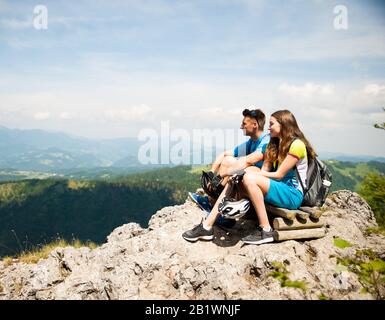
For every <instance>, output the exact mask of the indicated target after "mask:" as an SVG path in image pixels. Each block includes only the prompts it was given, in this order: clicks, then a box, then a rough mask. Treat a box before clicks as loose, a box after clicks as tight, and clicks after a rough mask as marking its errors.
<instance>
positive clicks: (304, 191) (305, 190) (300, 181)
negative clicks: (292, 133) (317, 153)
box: [291, 137, 309, 195]
mask: <svg viewBox="0 0 385 320" xmlns="http://www.w3.org/2000/svg"><path fill="white" fill-rule="evenodd" d="M296 139H299V138H298V137H294V138H293V140H291V143H293V142H294V140H296ZM306 152H307V147H306ZM307 153H308V152H307ZM308 159H309V154H308ZM308 165H309V160H308ZM294 171H295V175H296V178H297V180H298V181H299V183H300V184H301V187H302V190H303V195H305V193H306V192H307V188H305V186H304V185H303V181H302V178H301V176H300V175H299V172H298V168H297V164H295V166H294Z"/></svg>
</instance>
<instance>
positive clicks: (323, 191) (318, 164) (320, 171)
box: [295, 153, 332, 207]
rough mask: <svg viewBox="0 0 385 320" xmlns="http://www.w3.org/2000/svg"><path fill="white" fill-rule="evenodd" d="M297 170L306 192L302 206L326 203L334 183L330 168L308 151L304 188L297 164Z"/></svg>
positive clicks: (317, 205)
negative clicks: (310, 155)
mask: <svg viewBox="0 0 385 320" xmlns="http://www.w3.org/2000/svg"><path fill="white" fill-rule="evenodd" d="M295 172H296V175H297V180H298V181H299V182H300V183H301V186H302V190H303V192H304V196H303V201H302V204H301V206H304V207H321V206H322V205H323V204H324V203H325V200H326V197H327V195H328V193H329V190H330V187H331V185H332V173H331V172H330V170H329V168H328V167H327V166H326V165H325V164H324V163H323V162H322V161H321V160H319V159H318V158H317V157H315V158H314V159H313V158H311V157H309V153H308V168H307V179H306V188H304V185H303V182H302V179H301V177H300V175H299V173H298V169H297V166H295Z"/></svg>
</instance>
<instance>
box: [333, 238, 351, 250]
mask: <svg viewBox="0 0 385 320" xmlns="http://www.w3.org/2000/svg"><path fill="white" fill-rule="evenodd" d="M333 242H334V245H335V246H336V247H337V248H340V249H345V248H348V247H351V246H353V244H351V243H350V242H349V241H346V240H344V239H341V238H334V241H333Z"/></svg>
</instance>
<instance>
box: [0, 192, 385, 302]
mask: <svg viewBox="0 0 385 320" xmlns="http://www.w3.org/2000/svg"><path fill="white" fill-rule="evenodd" d="M324 209H325V212H324V216H325V219H326V223H327V226H328V228H327V234H326V236H325V237H324V238H321V239H316V240H311V241H293V240H291V241H285V242H280V243H270V244H266V245H262V246H250V245H249V246H242V244H241V242H240V241H239V239H240V238H241V237H242V236H244V235H245V234H247V233H248V232H250V231H251V230H253V229H254V228H255V221H252V220H240V221H238V222H237V225H236V226H235V227H234V228H233V229H231V230H229V233H226V232H225V231H224V230H222V229H219V228H216V229H215V239H214V241H213V242H196V243H189V242H186V241H184V240H183V239H182V237H181V234H182V233H183V232H184V231H186V230H188V229H190V228H191V227H192V226H194V225H195V224H197V223H199V222H200V220H201V219H202V217H203V216H204V213H203V212H202V211H201V210H200V209H198V208H197V207H196V206H195V205H194V204H192V203H191V202H189V201H186V203H184V204H183V205H180V206H173V207H167V208H164V209H162V210H160V211H158V212H157V213H156V214H155V215H153V216H152V218H151V220H150V222H149V228H148V229H143V228H141V227H140V226H139V225H138V224H135V223H129V224H126V225H123V226H120V227H119V228H116V229H115V230H114V231H113V232H112V233H111V234H110V235H109V236H108V239H107V242H106V243H105V244H103V245H101V246H100V247H98V248H96V249H94V250H90V249H88V248H81V249H74V248H57V249H55V250H53V251H52V252H51V254H50V256H49V257H48V258H47V259H45V260H40V261H39V262H38V263H37V264H24V263H19V262H15V263H13V264H11V265H6V264H5V263H3V262H0V299H40V300H47V299H79V300H80V299H82V300H87V299H93V300H98V299H318V298H319V296H320V295H321V294H323V295H326V296H327V297H330V298H333V299H374V298H375V297H374V296H372V295H371V294H365V293H363V291H362V289H363V286H362V284H361V283H360V281H359V279H358V277H357V275H356V274H354V273H352V272H350V271H349V270H348V268H343V267H341V266H338V265H337V259H338V258H346V257H352V256H354V254H355V252H356V250H357V249H361V248H370V249H371V250H372V251H373V252H377V253H379V254H383V253H384V252H385V241H384V237H383V236H380V235H373V236H369V237H368V236H365V233H364V232H363V231H364V230H365V229H366V228H368V227H373V226H376V221H375V219H374V216H373V212H372V211H371V209H370V207H369V206H368V205H367V203H366V202H365V201H364V200H363V199H362V198H360V197H359V196H358V195H357V194H356V193H353V192H350V191H345V190H343V191H338V192H335V193H333V194H332V195H331V196H330V197H329V198H328V200H327V203H326V204H325V208H324ZM334 237H340V238H342V239H344V240H347V241H349V242H350V243H352V244H353V246H352V247H349V248H346V249H340V248H337V247H335V246H334V244H333V240H334ZM276 262H279V263H281V264H282V265H283V266H285V268H286V270H287V272H288V274H287V275H288V277H289V279H290V280H292V281H299V282H302V283H304V284H305V285H306V290H301V289H298V288H294V287H282V286H281V283H280V282H279V281H278V280H277V279H275V278H274V277H273V276H272V272H273V271H274V270H275V265H276Z"/></svg>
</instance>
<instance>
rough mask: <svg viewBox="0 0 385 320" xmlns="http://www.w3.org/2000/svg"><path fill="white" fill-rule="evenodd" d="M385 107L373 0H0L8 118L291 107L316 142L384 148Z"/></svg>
mask: <svg viewBox="0 0 385 320" xmlns="http://www.w3.org/2000/svg"><path fill="white" fill-rule="evenodd" d="M37 5H43V6H45V8H46V9H47V25H46V26H47V28H39V26H42V24H39V23H40V22H41V21H43V20H41V19H42V17H43V16H42V11H39V10H38V11H35V12H34V10H36V6H37ZM338 6H343V9H341V7H338ZM383 107H385V4H384V3H383V2H382V1H374V0H361V1H353V0H352V1H346V0H345V1H342V0H340V1H331V0H330V1H329V0H325V1H321V0H317V1H316V0H312V1H310V0H289V1H287V0H282V1H280V0H276V1H267V0H266V1H263V0H194V1H193V0H190V1H186V0H178V1H176V0H174V1H171V0H127V1H120V0H116V1H107V0H92V1H91V0H83V1H69V0H63V1H60V0H58V1H28V0H26V1H18V0H13V1H10V0H9V1H8V0H0V125H2V126H6V127H9V128H20V129H31V128H39V129H44V130H50V131H63V132H66V133H69V134H72V135H77V136H82V137H88V138H97V139H102V138H117V137H137V136H138V134H139V133H140V132H141V130H143V129H146V128H153V129H155V130H160V123H161V121H167V122H168V123H169V125H170V128H171V130H176V129H184V130H187V131H189V132H192V130H194V129H221V130H228V129H233V130H239V129H238V128H239V125H240V123H241V120H242V115H241V112H242V110H243V109H244V108H249V109H250V108H261V109H262V110H263V111H264V112H265V113H266V115H267V116H268V117H269V115H270V114H271V113H273V112H274V111H276V110H280V109H288V110H290V111H292V112H293V114H294V115H295V116H296V118H297V121H298V123H299V125H300V127H301V129H302V130H303V132H304V133H305V135H306V136H307V137H308V139H309V140H310V141H311V143H312V145H313V146H314V147H315V149H316V150H318V151H328V152H339V153H346V154H358V155H360V154H365V155H373V156H385V131H383V130H379V129H375V128H373V124H374V123H379V122H381V123H382V122H384V121H385V112H384V111H383V109H382V108H383ZM266 129H267V128H266Z"/></svg>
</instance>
